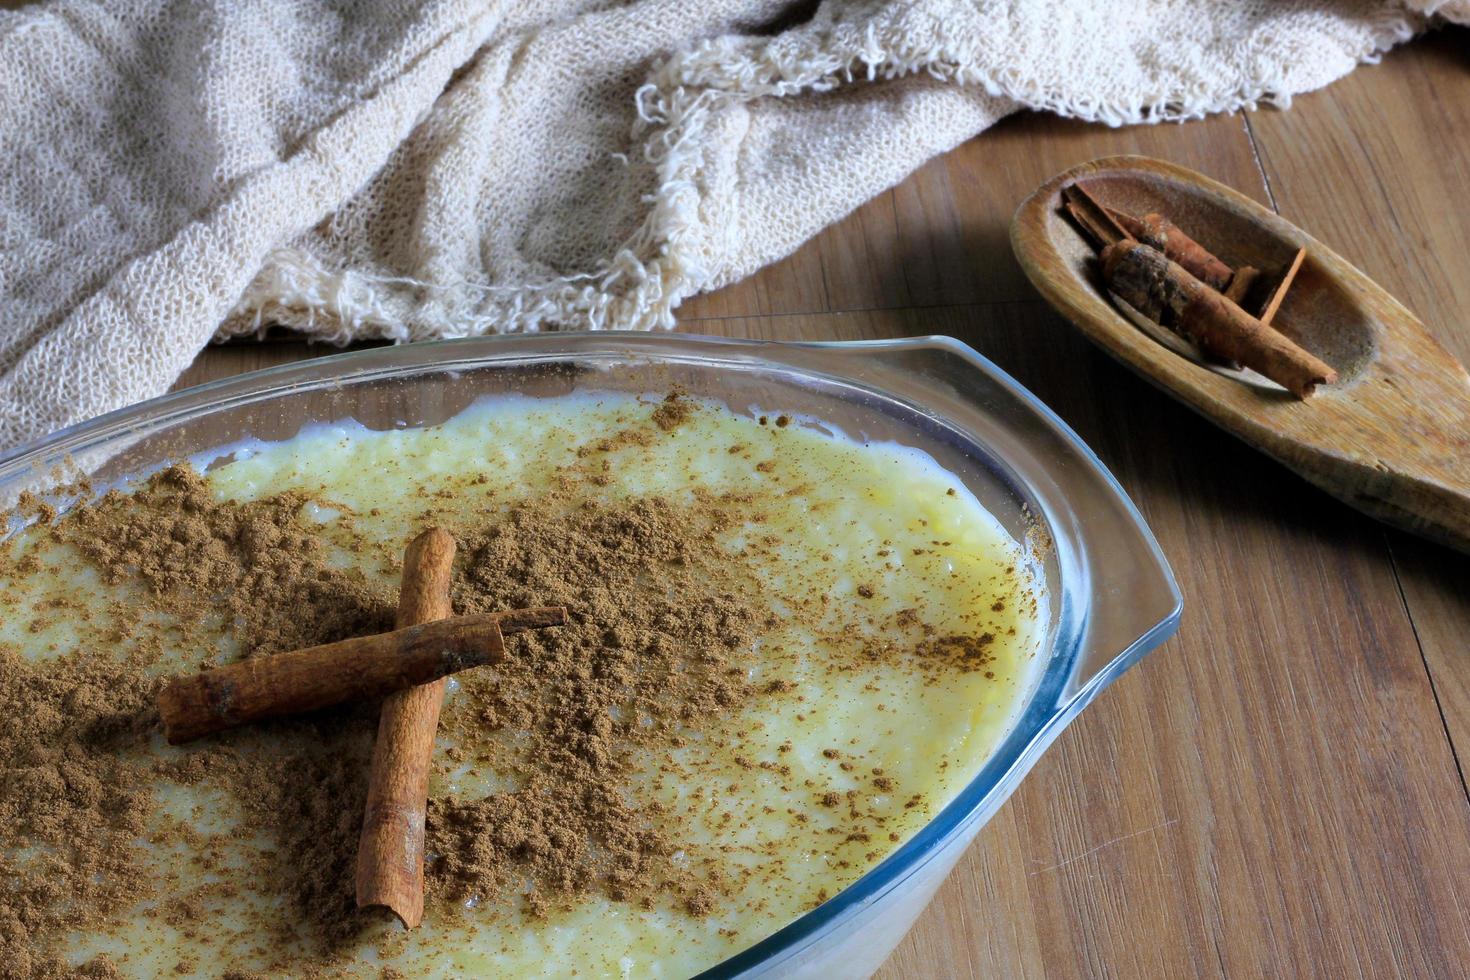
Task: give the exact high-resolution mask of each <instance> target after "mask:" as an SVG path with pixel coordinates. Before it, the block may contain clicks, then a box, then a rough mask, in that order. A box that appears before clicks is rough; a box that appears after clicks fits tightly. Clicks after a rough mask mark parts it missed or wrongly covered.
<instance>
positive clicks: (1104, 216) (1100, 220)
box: [1062, 184, 1129, 249]
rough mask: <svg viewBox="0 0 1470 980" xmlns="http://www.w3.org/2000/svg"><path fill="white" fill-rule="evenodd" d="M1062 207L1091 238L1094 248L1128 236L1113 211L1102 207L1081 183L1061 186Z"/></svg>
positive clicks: (1102, 246) (1105, 246)
mask: <svg viewBox="0 0 1470 980" xmlns="http://www.w3.org/2000/svg"><path fill="white" fill-rule="evenodd" d="M1062 207H1063V208H1065V209H1066V212H1067V214H1069V215H1070V216H1071V218H1072V220H1073V221H1075V222H1076V223H1077V227H1079V228H1081V229H1082V231H1083V232H1084V233H1085V234H1086V235H1087V237H1088V238H1090V239H1092V244H1093V246H1094V247H1095V248H1099V249H1103V248H1107V247H1108V246H1109V245H1111V244H1113V243H1114V242H1120V241H1122V240H1123V239H1125V238H1128V237H1129V235H1128V232H1127V231H1125V230H1124V229H1123V226H1122V225H1120V224H1119V223H1118V220H1117V218H1116V216H1115V215H1114V212H1112V211H1110V210H1109V209H1108V208H1106V207H1104V206H1103V205H1102V204H1101V203H1100V202H1099V201H1098V199H1097V198H1095V197H1093V196H1092V193H1091V192H1090V191H1088V189H1087V188H1086V187H1083V186H1082V185H1081V184H1068V185H1067V186H1066V187H1063V188H1062Z"/></svg>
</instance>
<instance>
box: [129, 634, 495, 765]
mask: <svg viewBox="0 0 1470 980" xmlns="http://www.w3.org/2000/svg"><path fill="white" fill-rule="evenodd" d="M504 654H505V642H504V640H503V638H502V637H501V634H500V619H499V617H498V616H467V617H462V618H460V619H444V620H440V621H439V622H437V623H426V624H424V625H422V626H411V627H409V628H408V629H402V630H394V631H393V632H391V633H379V634H378V635H376V636H361V637H356V638H354V639H350V640H342V641H341V642H339V643H327V644H324V645H323V646H316V647H308V648H306V649H304V650H294V651H292V652H290V653H282V654H277V655H276V656H273V657H255V658H252V659H250V660H244V661H241V662H240V663H235V664H230V665H229V666H227V667H220V668H217V669H215V670H206V671H204V672H203V673H199V674H193V675H191V676H188V677H178V678H175V679H174V680H172V681H170V682H169V684H168V686H167V687H165V688H164V689H163V691H162V692H161V693H160V694H159V695H158V713H159V716H160V717H161V718H162V720H163V734H164V737H166V738H167V739H168V741H169V743H170V744H172V745H178V744H179V743H181V742H188V741H190V740H192V739H196V738H199V737H201V736H204V735H209V734H211V733H213V732H218V731H222V730H224V729H226V728H232V727H234V726H236V725H243V724H245V723H247V722H251V721H258V720H260V719H263V718H278V717H281V716H284V715H294V714H303V713H305V712H308V711H316V710H318V709H321V708H328V707H331V706H332V705H334V704H342V703H343V702H344V701H362V700H366V699H368V698H379V697H382V696H383V695H385V694H389V693H391V692H393V691H397V690H401V689H403V688H405V687H412V686H413V685H415V684H424V683H427V682H428V681H432V680H437V679H439V678H440V677H444V676H446V675H448V674H453V673H455V672H457V671H461V670H464V669H465V668H467V667H478V666H480V665H482V664H488V663H495V662H496V661H499V660H500V659H502V657H503V656H504Z"/></svg>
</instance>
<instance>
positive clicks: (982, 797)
mask: <svg viewBox="0 0 1470 980" xmlns="http://www.w3.org/2000/svg"><path fill="white" fill-rule="evenodd" d="M566 342H573V343H587V344H590V345H592V346H593V347H594V348H595V347H596V346H598V345H605V346H607V347H611V348H622V349H623V352H625V353H628V354H632V355H635V356H639V355H641V356H643V357H647V358H649V359H651V360H657V359H659V351H658V350H657V349H656V348H658V347H659V346H662V345H668V344H670V343H673V344H675V345H687V346H688V347H690V348H692V349H693V350H695V351H699V350H701V349H702V350H704V351H706V352H708V353H715V352H716V351H717V350H718V349H720V348H725V349H736V350H740V349H743V350H745V351H748V352H750V353H752V354H754V353H756V352H758V351H759V350H761V349H773V348H793V347H794V348H807V349H815V350H837V351H844V352H848V351H864V352H884V351H903V352H912V351H918V350H925V349H937V350H940V351H943V352H945V353H947V354H950V355H952V356H955V357H958V358H959V359H960V360H962V361H964V362H965V363H966V364H967V365H968V366H969V367H971V368H972V369H974V370H975V371H977V372H978V373H979V374H981V375H984V376H986V377H987V378H989V380H991V381H992V382H993V383H995V384H996V385H998V386H999V387H1000V388H1001V389H1003V390H1005V391H1006V392H1007V393H1009V394H1010V395H1011V396H1013V397H1015V398H1016V399H1018V400H1019V401H1020V402H1021V403H1022V404H1023V405H1024V406H1025V407H1026V408H1028V409H1029V410H1030V411H1031V412H1033V413H1035V414H1036V415H1037V416H1039V417H1040V420H1041V421H1042V422H1044V423H1045V424H1047V425H1048V426H1050V427H1051V428H1052V429H1053V430H1054V431H1055V432H1056V433H1057V434H1058V435H1059V436H1060V437H1061V438H1062V439H1063V440H1064V441H1065V442H1066V443H1067V444H1068V445H1069V446H1070V448H1072V449H1073V450H1074V451H1075V452H1076V453H1077V454H1078V456H1079V458H1080V459H1081V460H1082V461H1083V463H1084V464H1085V465H1086V466H1088V467H1090V468H1091V469H1093V470H1094V472H1095V473H1096V474H1097V475H1098V476H1100V477H1101V479H1102V482H1103V484H1104V485H1105V487H1106V488H1107V489H1109V490H1110V491H1111V492H1112V494H1113V495H1114V496H1115V497H1116V499H1117V502H1118V503H1119V504H1121V505H1122V508H1123V510H1124V512H1125V514H1126V515H1127V517H1128V518H1130V519H1131V520H1132V521H1133V523H1134V524H1135V525H1136V527H1137V528H1138V529H1139V530H1140V531H1141V532H1142V537H1143V539H1144V540H1145V542H1146V543H1147V545H1148V546H1149V547H1150V548H1151V549H1152V552H1153V554H1152V557H1153V559H1154V560H1155V562H1156V563H1157V565H1158V567H1159V569H1160V570H1161V572H1162V574H1163V576H1164V578H1165V580H1166V582H1167V586H1168V588H1169V590H1170V591H1171V592H1172V595H1173V604H1172V608H1171V610H1170V611H1169V612H1168V614H1167V615H1165V616H1164V617H1163V618H1162V619H1161V620H1160V621H1159V622H1158V623H1156V624H1155V625H1154V626H1153V627H1152V628H1150V629H1148V630H1147V632H1145V633H1143V634H1142V635H1141V636H1140V637H1139V638H1138V639H1137V640H1135V641H1134V642H1133V643H1132V644H1131V645H1129V646H1128V647H1127V648H1125V649H1124V650H1122V651H1120V652H1118V653H1117V655H1116V656H1114V657H1113V658H1112V659H1111V660H1109V661H1108V663H1107V664H1106V665H1105V666H1104V667H1103V668H1101V669H1099V670H1098V671H1097V672H1096V673H1095V674H1094V675H1093V676H1092V677H1091V678H1090V679H1089V680H1088V682H1087V683H1086V684H1084V685H1083V686H1081V687H1080V688H1079V689H1077V690H1076V691H1075V692H1072V693H1071V694H1070V696H1068V697H1065V698H1063V697H1060V695H1061V694H1062V691H1063V687H1064V686H1065V684H1066V681H1067V678H1068V677H1069V676H1070V675H1071V673H1072V671H1073V669H1074V668H1075V666H1076V664H1077V661H1078V660H1079V658H1080V657H1081V655H1082V650H1081V643H1080V635H1081V634H1080V632H1079V633H1078V636H1076V637H1073V638H1072V639H1073V640H1074V641H1076V642H1074V643H1073V646H1072V648H1071V649H1068V650H1058V649H1054V650H1053V651H1052V656H1051V659H1050V661H1049V662H1048V663H1047V665H1046V666H1045V667H1044V668H1043V670H1042V673H1041V676H1040V677H1039V678H1038V680H1037V683H1036V688H1035V690H1034V691H1033V692H1032V694H1031V696H1030V701H1029V702H1028V704H1027V705H1026V707H1025V709H1024V710H1023V711H1022V713H1021V715H1020V716H1019V717H1018V718H1017V719H1016V721H1015V724H1014V727H1013V728H1012V729H1011V731H1010V732H1009V733H1008V734H1007V735H1006V736H1005V738H1004V739H1003V740H1002V741H1001V743H1000V744H999V745H998V746H997V747H996V749H995V751H994V752H993V753H992V754H991V756H990V758H989V759H987V760H986V762H985V764H984V765H983V766H982V767H981V769H980V771H979V772H978V773H977V774H976V775H975V777H974V778H973V779H971V780H970V781H969V782H968V783H966V785H965V786H964V788H963V789H962V790H961V791H960V792H959V793H958V794H957V795H956V796H955V797H954V799H952V800H951V801H950V802H949V803H947V804H946V805H945V806H944V807H943V808H942V809H941V810H940V811H939V812H938V813H936V814H935V815H934V816H933V817H931V818H930V819H929V820H928V821H927V822H926V823H925V824H924V825H923V826H922V827H921V828H920V829H919V830H918V831H917V832H916V833H915V834H914V836H913V837H911V838H909V839H908V840H907V841H905V842H904V843H903V844H902V845H901V846H900V847H898V848H896V849H895V850H894V851H893V852H891V853H890V854H889V855H888V856H887V857H885V858H884V859H883V860H882V861H880V862H879V863H878V864H877V865H875V866H874V867H872V868H870V869H869V870H868V871H867V872H866V873H864V874H863V875H862V876H861V877H859V878H858V879H857V880H856V881H853V882H852V883H851V884H849V885H848V886H847V887H845V888H843V889H842V890H841V891H839V892H838V893H837V894H836V895H834V896H833V897H832V898H830V899H828V900H827V901H825V902H823V903H822V904H821V905H819V906H817V907H816V908H814V909H811V910H809V911H807V912H805V913H803V914H801V915H800V916H798V917H797V918H795V919H793V920H792V921H790V922H788V923H787V924H786V925H785V926H783V927H782V928H780V929H778V930H776V931H775V932H773V933H770V934H769V935H767V936H765V937H764V938H762V939H760V940H759V941H757V942H755V943H754V944H752V945H751V946H749V947H746V948H745V949H743V950H741V951H740V952H738V953H735V954H734V955H732V956H730V957H728V958H726V959H725V960H722V961H721V962H719V963H717V964H715V965H714V966H712V967H710V968H708V969H706V970H705V971H703V972H701V973H699V974H697V977H698V978H699V980H714V978H721V977H731V976H738V975H740V974H742V973H745V972H746V971H748V970H751V969H754V968H758V967H760V966H762V965H764V964H767V963H772V962H773V961H780V960H782V959H784V958H785V957H786V956H787V955H789V954H795V953H797V952H799V951H800V950H801V949H803V948H805V947H806V946H807V945H809V943H810V942H811V941H813V940H814V939H815V938H817V937H818V936H819V934H820V933H821V932H822V930H823V929H824V928H825V927H827V926H829V925H833V924H835V923H837V922H839V921H841V920H842V919H843V918H844V916H846V915H847V914H848V913H849V912H852V911H854V910H856V909H860V908H862V907H863V906H865V905H867V904H869V903H871V902H874V901H876V900H877V899H878V898H880V897H881V896H882V895H884V894H885V893H887V892H888V891H890V890H891V889H893V888H894V887H896V886H897V885H899V884H900V883H901V882H902V881H903V880H905V879H906V878H907V877H909V875H911V874H912V873H914V872H916V871H918V870H919V869H920V868H921V867H923V866H924V864H925V863H926V862H927V860H928V859H929V858H930V857H931V856H933V855H934V854H936V853H937V852H938V851H940V850H941V849H942V848H943V847H944V846H945V845H946V844H948V843H950V841H951V840H952V839H953V837H954V836H955V835H956V834H958V833H960V832H962V831H963V830H964V829H965V828H966V827H967V826H968V825H969V824H970V823H971V821H972V819H974V818H976V817H978V816H979V815H981V814H982V813H983V812H984V811H985V810H986V809H987V807H991V806H992V805H993V806H998V805H999V802H1000V801H1003V800H1004V799H1005V798H1006V797H1007V796H1008V795H1009V792H1010V791H1011V790H1012V789H1013V788H1014V785H1015V783H1016V782H1018V781H1019V780H1020V778H1021V777H1023V776H1024V775H1025V773H1026V772H1027V771H1028V770H1029V769H1030V767H1031V765H1032V764H1034V762H1035V761H1036V759H1037V758H1039V756H1040V755H1041V753H1042V752H1043V751H1044V750H1045V749H1046V748H1047V747H1048V746H1049V745H1050V743H1051V742H1052V740H1053V739H1055V738H1056V736H1057V735H1058V734H1060V732H1061V731H1062V730H1063V729H1064V728H1065V727H1066V726H1067V724H1068V723H1070V722H1071V720H1072V719H1073V718H1075V717H1076V715H1077V714H1078V713H1079V712H1080V711H1081V710H1082V709H1083V708H1084V707H1086V706H1087V704H1089V703H1090V702H1091V701H1092V699H1093V698H1094V697H1095V696H1096V695H1097V694H1098V692H1100V691H1101V690H1102V689H1103V688H1104V687H1106V686H1107V685H1108V684H1109V683H1111V682H1112V681H1113V680H1114V679H1116V678H1117V676H1118V675H1120V674H1121V673H1123V671H1125V670H1126V669H1127V668H1128V667H1129V666H1131V665H1132V664H1133V663H1135V662H1136V661H1137V660H1138V659H1139V658H1141V657H1142V656H1143V655H1144V654H1145V653H1147V652H1148V651H1149V650H1151V649H1153V648H1154V647H1156V646H1158V645H1159V644H1160V643H1162V642H1164V640H1166V639H1168V638H1169V637H1170V636H1171V635H1172V634H1173V633H1174V632H1175V631H1176V630H1177V629H1178V625H1179V621H1180V617H1181V614H1182V607H1183V598H1182V595H1181V594H1180V592H1179V589H1178V585H1177V583H1176V582H1175V580H1174V576H1173V572H1172V569H1170V567H1169V564H1168V561H1167V560H1166V559H1165V557H1164V555H1163V553H1162V551H1161V549H1160V548H1159V545H1158V542H1157V541H1156V540H1155V538H1154V536H1153V533H1152V531H1151V530H1150V529H1149V527H1148V525H1147V523H1146V522H1145V521H1144V519H1143V516H1142V514H1141V513H1140V512H1139V511H1138V509H1137V506H1136V505H1135V504H1134V503H1133V501H1132V500H1131V499H1130V498H1129V497H1128V495H1127V493H1126V492H1125V491H1124V490H1123V488H1122V486H1121V485H1120V484H1119V483H1118V481H1117V479H1116V478H1115V477H1114V476H1113V474H1112V473H1111V471H1109V470H1108V468H1107V467H1106V466H1105V465H1104V464H1103V462H1102V461H1101V459H1099V458H1098V456H1097V454H1096V453H1094V452H1093V451H1092V449H1091V447H1089V446H1088V445H1087V444H1086V443H1085V442H1083V440H1082V439H1081V437H1080V436H1078V435H1077V433H1076V432H1075V431H1074V430H1073V429H1072V428H1071V426H1069V425H1068V424H1067V423H1066V422H1065V421H1063V420H1062V418H1061V417H1060V416H1058V415H1057V414H1056V413H1055V412H1054V411H1053V410H1052V409H1051V408H1050V407H1049V406H1047V405H1046V404H1045V403H1044V402H1042V401H1041V400H1040V399H1039V398H1038V397H1037V396H1036V395H1034V394H1032V393H1031V392H1030V391H1029V390H1028V389H1027V388H1025V387H1024V386H1023V385H1021V384H1020V383H1019V382H1018V381H1016V380H1015V379H1014V378H1012V377H1011V376H1010V375H1009V374H1008V373H1007V372H1006V371H1004V370H1003V369H1002V368H1000V367H999V366H997V365H996V364H995V363H994V362H993V361H991V360H990V359H988V358H986V357H985V356H984V355H982V354H980V353H979V352H977V351H976V350H974V349H973V348H972V347H970V346H969V345H968V344H965V343H964V342H963V341H960V340H957V339H956V338H953V337H949V336H945V335H938V334H931V335H921V336H913V337H903V338H884V339H872V340H823V341H779V340H758V339H748V338H729V337H717V336H708V335H702V334H692V333H659V334H651V333H646V332H641V331H596V332H586V333H571V332H547V333H539V334H503V335H493V336H482V337H468V338H458V339H452V340H440V341H427V342H418V343H413V344H403V345H391V346H382V347H371V348H366V349H361V350H353V351H344V352H341V353H336V354H329V355H326V356H322V357H315V358H309V359H304V360H298V361H292V362H290V363H287V364H281V365H276V366H272V367H267V368H261V369H258V370H254V371H249V372H243V373H241V374H237V375H233V376H230V377H226V378H220V379H217V380H214V381H210V382H206V383H203V384H200V385H195V386H191V387H188V388H184V389H181V390H179V391H175V392H170V393H167V394H164V395H161V396H158V397H156V398H152V399H148V400H146V401H143V402H139V403H136V404H134V405H129V406H126V407H123V408H120V409H116V410H114V411H112V412H108V413H105V414H103V415H99V416H96V417H93V418H91V419H87V420H84V421H81V422H78V423H75V424H73V425H70V426H67V427H65V428H63V429H60V430H57V431H56V432H53V433H51V434H49V435H47V436H44V437H41V438H39V439H36V440H33V441H30V442H28V443H25V444H22V445H20V446H17V447H15V448H13V449H11V450H9V451H6V452H3V453H0V483H4V482H7V481H8V480H10V479H12V478H13V477H14V476H15V475H16V474H17V473H19V472H21V471H23V470H25V469H27V468H29V467H30V466H33V465H34V464H35V463H36V462H38V461H42V460H45V459H48V458H55V457H56V456H57V455H58V454H60V453H61V452H64V451H65V450H66V448H67V447H73V446H75V445H76V444H81V443H88V444H92V445H95V444H98V443H101V442H104V441H107V440H111V439H114V438H117V437H119V436H122V435H123V434H124V433H126V432H127V431H128V430H130V429H131V430H136V429H137V428H138V427H139V426H140V425H144V424H146V425H148V426H150V427H159V428H162V427H164V426H166V425H169V424H177V423H181V422H184V421H187V420H188V419H189V418H191V417H199V416H203V415H207V414H210V413H212V412H216V411H220V410H223V409H226V408H230V407H234V406H237V405H242V404H249V403H254V402H259V401H264V400H268V399H270V398H272V397H278V396H281V395H288V394H291V393H293V392H297V391H302V390H307V389H310V388H313V387H319V386H322V385H327V384H332V383H339V384H340V383H345V382H363V381H368V380H380V379H389V378H392V377H393V376H395V375H408V376H411V374H412V373H418V372H422V371H427V370H432V369H434V368H436V367H437V368H440V369H442V370H459V369H474V368H476V367H480V366H493V365H494V364H495V363H496V362H498V361H502V360H507V359H510V358H511V357H516V356H517V355H519V358H520V359H522V360H524V359H526V358H527V357H532V358H534V352H528V351H525V350H523V349H521V348H525V347H531V348H534V347H536V346H538V345H539V344H547V345H555V344H558V343H566ZM644 345H648V346H649V347H651V348H655V349H654V350H650V351H646V352H640V351H639V350H638V348H639V347H642V346H644ZM594 352H595V351H594ZM580 353H581V352H578V351H566V350H557V351H554V352H553V354H552V355H551V356H550V357H548V358H547V359H548V360H556V359H572V358H575V357H577V356H579V354H580ZM438 355H443V356H438ZM715 356H716V357H718V354H717V353H715ZM772 364H773V366H778V367H780V368H782V369H783V370H785V371H787V372H791V371H795V372H796V373H798V374H802V373H804V374H808V375H813V374H814V372H812V371H811V370H810V369H809V368H804V367H797V366H793V365H790V364H782V363H781V362H779V361H776V362H772ZM849 380H851V379H849ZM854 383H855V382H854ZM869 388H870V390H873V391H877V392H879V393H884V390H883V388H882V387H881V386H871V385H870V386H869ZM1085 612H1086V610H1084V613H1085ZM1084 621H1085V620H1084Z"/></svg>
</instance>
